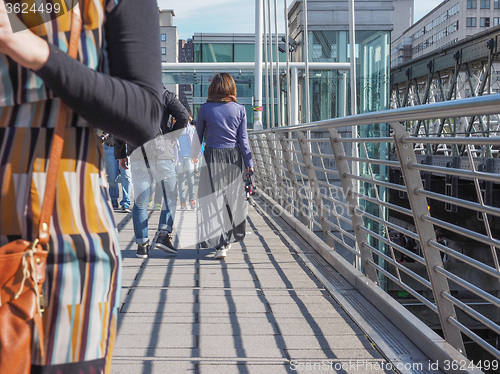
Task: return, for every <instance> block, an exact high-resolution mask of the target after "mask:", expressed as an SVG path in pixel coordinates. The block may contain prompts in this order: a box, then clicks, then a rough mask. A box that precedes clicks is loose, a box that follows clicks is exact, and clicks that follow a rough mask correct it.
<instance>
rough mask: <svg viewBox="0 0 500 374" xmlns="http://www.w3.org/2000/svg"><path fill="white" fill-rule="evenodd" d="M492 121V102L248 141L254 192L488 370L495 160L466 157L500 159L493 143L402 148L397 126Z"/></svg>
mask: <svg viewBox="0 0 500 374" xmlns="http://www.w3.org/2000/svg"><path fill="white" fill-rule="evenodd" d="M499 112H500V95H491V96H483V97H480V98H472V99H464V100H457V101H450V102H444V103H437V104H431V105H425V106H418V107H411V108H401V109H395V110H388V111H380V112H375V113H367V114H361V115H357V116H350V117H345V118H336V119H331V120H326V121H320V122H316V123H311V124H304V125H297V126H289V127H278V128H272V129H268V130H263V131H253V132H250V134H249V136H250V143H251V147H252V152H253V155H254V160H255V163H256V165H255V178H256V185H257V190H258V191H260V193H261V196H263V197H264V198H265V199H266V200H268V201H269V202H271V203H272V204H273V205H274V206H275V207H280V208H279V209H277V210H276V211H281V212H282V213H286V214H287V215H289V216H290V217H292V218H293V219H294V220H296V221H298V222H300V223H299V224H297V223H298V222H296V226H297V227H300V228H301V229H307V231H308V232H314V233H315V235H316V236H317V238H319V239H321V243H322V244H324V246H325V247H326V248H327V252H328V251H330V253H333V254H334V255H335V256H341V257H342V258H343V260H345V261H344V262H345V263H346V264H348V267H351V270H352V271H353V272H354V274H361V275H362V276H363V277H366V278H368V279H370V280H371V281H372V282H373V283H371V284H372V285H373V286H374V287H379V288H380V289H381V290H383V291H384V292H385V293H383V295H385V296H387V295H390V296H391V297H393V299H391V300H397V302H399V303H400V304H402V305H404V306H405V307H406V308H407V310H408V315H410V312H411V313H413V314H415V315H416V316H417V317H419V318H420V319H421V320H422V321H424V322H425V324H426V325H427V326H429V328H432V329H433V330H434V331H438V332H439V333H440V334H441V332H442V336H443V338H444V340H445V341H446V342H447V343H449V344H450V345H451V346H452V347H454V348H455V349H456V350H457V351H458V352H460V353H461V354H463V355H464V356H465V357H467V358H468V359H474V355H473V354H472V353H471V352H472V351H473V350H477V348H478V346H479V347H480V349H481V350H482V354H483V356H481V357H482V358H485V357H486V358H488V359H490V361H489V362H492V361H491V360H498V359H500V351H499V346H498V344H499V337H500V326H499V324H498V323H499V321H500V299H499V296H500V261H499V251H500V240H499V237H500V220H499V219H498V217H500V191H499V190H500V174H498V173H497V172H496V169H495V165H496V161H500V160H498V159H494V158H490V159H485V158H479V157H476V153H475V152H474V150H473V148H472V147H474V149H478V148H481V147H490V148H491V147H498V146H500V138H499V137H488V138H485V137H471V136H467V137H443V136H439V137H433V136H430V137H412V136H410V134H409V133H408V132H407V130H406V126H405V125H404V124H403V122H404V121H416V120H424V119H425V120H428V119H433V118H444V117H449V116H450V113H453V117H461V116H472V115H481V116H483V115H495V114H498V113H499ZM353 134H355V136H352V135H353ZM422 144H425V145H429V144H432V145H440V146H443V145H444V146H447V147H454V146H457V145H460V146H461V147H466V152H464V154H465V156H463V157H454V158H451V157H449V158H447V159H445V161H446V162H444V163H443V160H442V159H439V158H438V159H432V158H429V156H425V155H422V154H420V153H421V152H419V151H418V147H421V145H422ZM416 149H417V151H416ZM353 170H354V171H356V170H357V171H358V172H357V173H355V172H353ZM443 237H444V239H445V240H442V239H443ZM438 239H439V240H438ZM421 345H425V343H423V344H421ZM473 347H474V349H473ZM421 348H423V350H424V351H425V347H421ZM496 362H497V363H498V361H496Z"/></svg>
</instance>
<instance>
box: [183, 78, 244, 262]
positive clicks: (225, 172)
mask: <svg viewBox="0 0 500 374" xmlns="http://www.w3.org/2000/svg"><path fill="white" fill-rule="evenodd" d="M196 132H197V136H198V141H199V142H194V143H197V144H194V143H193V147H192V148H191V158H192V159H193V162H194V163H197V162H198V159H197V155H198V153H199V151H200V146H199V145H200V144H201V143H202V141H203V138H204V137H205V141H206V145H205V151H204V153H203V156H204V158H205V162H204V165H203V167H202V169H201V173H200V182H199V188H198V207H199V209H198V214H197V221H198V222H197V223H198V225H197V226H198V233H197V234H198V237H197V241H198V243H199V244H200V246H201V247H202V248H213V247H215V249H216V251H215V255H214V258H216V259H224V258H225V257H226V254H227V250H228V249H229V248H230V247H231V243H232V242H237V241H241V240H243V238H244V237H245V220H246V217H247V205H246V199H245V188H244V184H243V164H244V166H245V168H246V173H247V174H250V173H253V161H252V154H251V151H250V145H249V143H248V134H247V117H246V111H245V107H244V106H243V105H241V104H238V102H237V101H236V83H235V82H234V79H233V77H232V76H231V75H229V74H227V73H220V74H217V75H216V76H215V77H214V79H213V80H212V83H211V84H210V87H209V88H208V99H207V102H206V103H205V104H203V105H202V106H201V108H200V110H199V112H198V118H197V122H196Z"/></svg>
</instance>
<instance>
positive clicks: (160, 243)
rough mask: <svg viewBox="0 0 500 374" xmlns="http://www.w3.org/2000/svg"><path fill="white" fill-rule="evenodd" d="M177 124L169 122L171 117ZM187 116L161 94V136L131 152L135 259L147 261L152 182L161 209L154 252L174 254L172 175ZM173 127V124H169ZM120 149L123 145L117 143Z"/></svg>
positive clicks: (173, 97) (166, 93)
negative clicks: (158, 186)
mask: <svg viewBox="0 0 500 374" xmlns="http://www.w3.org/2000/svg"><path fill="white" fill-rule="evenodd" d="M171 116H172V117H175V119H176V121H171V120H170V117H171ZM188 117H189V114H188V112H187V110H186V108H185V107H184V106H183V105H182V103H181V102H180V101H179V100H178V99H177V96H176V95H175V94H174V93H172V92H169V91H167V90H166V89H165V90H164V92H163V116H162V120H161V124H160V128H161V133H160V134H159V135H158V136H157V137H156V138H155V139H153V140H151V141H149V142H148V143H146V144H145V145H143V146H142V147H140V148H137V149H135V150H133V149H131V150H130V152H129V154H130V155H131V157H130V169H131V172H132V187H133V191H134V207H133V209H132V221H133V226H134V234H135V241H136V243H137V252H136V256H137V257H139V258H147V257H148V254H149V249H150V247H151V245H150V241H149V237H148V210H147V209H148V204H149V195H150V189H151V185H152V184H153V182H154V180H156V181H157V183H160V184H161V186H162V192H163V197H164V201H163V205H162V210H161V213H160V220H159V222H158V230H157V232H156V235H155V239H154V240H153V249H161V250H163V251H165V252H167V253H174V254H175V253H177V249H176V248H175V246H174V245H173V244H172V236H171V235H172V229H173V224H174V217H175V211H176V205H177V178H176V174H175V158H176V157H175V142H176V141H177V138H178V137H179V135H180V134H181V132H182V130H183V129H184V127H186V125H187V123H188ZM172 123H173V124H172ZM117 146H118V147H123V142H119V141H118V142H117ZM126 155H127V153H124V151H123V149H122V150H121V154H120V156H122V157H120V165H122V166H123V167H125V168H128V167H129V165H128V159H127V158H126Z"/></svg>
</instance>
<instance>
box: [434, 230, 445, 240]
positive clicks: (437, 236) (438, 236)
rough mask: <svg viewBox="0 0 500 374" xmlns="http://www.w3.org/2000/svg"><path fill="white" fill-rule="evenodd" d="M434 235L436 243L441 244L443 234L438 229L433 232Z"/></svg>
mask: <svg viewBox="0 0 500 374" xmlns="http://www.w3.org/2000/svg"><path fill="white" fill-rule="evenodd" d="M434 233H435V234H436V240H437V241H438V242H442V241H443V240H444V235H443V232H442V231H441V230H440V229H436V230H434Z"/></svg>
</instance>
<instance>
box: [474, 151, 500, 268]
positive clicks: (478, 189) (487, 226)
mask: <svg viewBox="0 0 500 374" xmlns="http://www.w3.org/2000/svg"><path fill="white" fill-rule="evenodd" d="M466 147H467V157H468V159H469V166H470V170H471V171H472V172H474V173H476V172H477V169H476V165H475V164H474V160H473V159H472V152H471V149H470V144H467V145H466ZM474 187H475V189H476V195H477V200H478V201H479V204H480V205H481V207H483V208H484V206H485V203H484V199H483V194H482V193H481V187H480V186H479V180H478V179H477V178H474ZM481 215H482V217H483V223H484V229H485V230H486V234H487V235H488V238H490V240H493V234H492V232H491V226H490V221H489V220H488V214H486V213H485V212H481ZM490 250H491V255H492V257H493V262H494V263H495V268H496V269H497V271H500V263H499V261H498V254H497V250H496V248H495V247H494V246H492V245H490Z"/></svg>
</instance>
